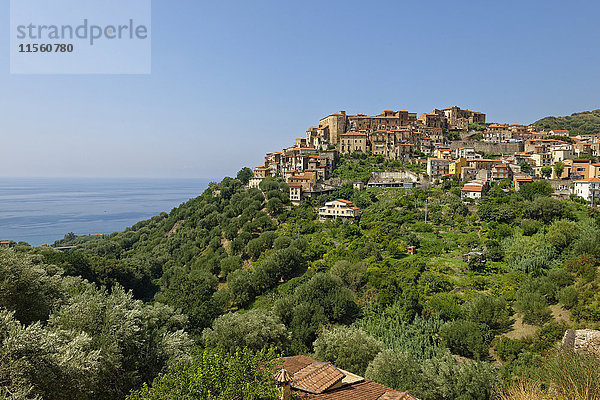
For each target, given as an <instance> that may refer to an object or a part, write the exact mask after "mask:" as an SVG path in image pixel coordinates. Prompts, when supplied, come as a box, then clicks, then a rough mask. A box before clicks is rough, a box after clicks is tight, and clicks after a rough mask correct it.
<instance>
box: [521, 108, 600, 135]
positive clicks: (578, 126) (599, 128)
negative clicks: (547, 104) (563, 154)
mask: <svg viewBox="0 0 600 400" xmlns="http://www.w3.org/2000/svg"><path fill="white" fill-rule="evenodd" d="M532 125H535V126H537V127H538V128H543V129H545V130H552V129H568V130H569V131H570V134H571V136H577V135H583V134H598V133H600V109H598V110H594V111H583V112H579V113H574V114H571V115H570V116H565V117H546V118H542V119H540V120H539V121H535V122H534V123H533V124H532Z"/></svg>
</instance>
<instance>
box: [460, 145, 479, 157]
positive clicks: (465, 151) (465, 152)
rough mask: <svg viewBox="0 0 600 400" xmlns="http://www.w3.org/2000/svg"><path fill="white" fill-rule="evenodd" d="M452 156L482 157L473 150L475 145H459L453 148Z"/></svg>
mask: <svg viewBox="0 0 600 400" xmlns="http://www.w3.org/2000/svg"><path fill="white" fill-rule="evenodd" d="M454 158H467V159H475V158H482V156H481V154H478V153H476V152H475V147H459V148H458V149H456V150H454Z"/></svg>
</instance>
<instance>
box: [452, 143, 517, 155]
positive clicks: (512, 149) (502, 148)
mask: <svg viewBox="0 0 600 400" xmlns="http://www.w3.org/2000/svg"><path fill="white" fill-rule="evenodd" d="M460 147H474V148H475V151H482V152H484V153H486V154H514V153H521V152H522V151H523V149H524V148H525V145H524V144H523V143H488V142H480V141H473V142H471V141H468V140H458V141H455V142H450V149H451V150H455V149H458V148H460Z"/></svg>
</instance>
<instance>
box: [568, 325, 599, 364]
mask: <svg viewBox="0 0 600 400" xmlns="http://www.w3.org/2000/svg"><path fill="white" fill-rule="evenodd" d="M562 349H563V350H565V351H574V352H576V353H579V352H581V353H587V354H592V355H595V356H597V357H600V331H594V330H591V329H581V330H573V329H567V331H566V332H565V336H563V340H562Z"/></svg>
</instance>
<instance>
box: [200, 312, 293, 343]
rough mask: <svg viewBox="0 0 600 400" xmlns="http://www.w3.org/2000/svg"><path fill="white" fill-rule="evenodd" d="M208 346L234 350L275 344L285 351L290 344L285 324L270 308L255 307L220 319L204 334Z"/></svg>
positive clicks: (203, 337)
mask: <svg viewBox="0 0 600 400" xmlns="http://www.w3.org/2000/svg"><path fill="white" fill-rule="evenodd" d="M202 341H203V342H204V344H205V345H206V347H211V348H221V349H225V350H227V351H230V352H231V351H234V350H235V349H236V348H241V347H246V348H248V349H250V350H253V351H260V350H263V349H266V348H268V347H270V346H274V347H276V348H278V349H279V350H281V351H284V350H286V348H287V346H288V345H289V334H288V332H287V329H286V327H285V325H283V324H282V323H281V322H279V320H278V319H277V318H276V317H275V316H274V315H273V314H272V313H271V312H268V311H263V310H251V311H249V312H247V313H243V314H242V313H228V314H225V315H222V316H220V317H219V318H217V319H216V320H215V321H214V322H213V325H212V328H206V329H205V330H204V332H203V334H202Z"/></svg>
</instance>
